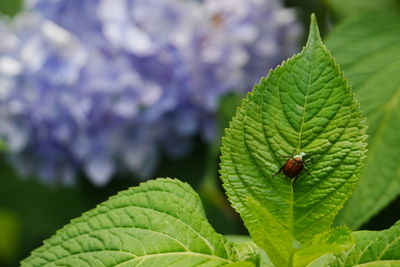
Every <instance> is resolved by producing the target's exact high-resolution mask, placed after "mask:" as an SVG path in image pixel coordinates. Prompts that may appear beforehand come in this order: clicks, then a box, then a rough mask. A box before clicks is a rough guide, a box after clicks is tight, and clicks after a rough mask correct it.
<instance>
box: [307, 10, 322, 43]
mask: <svg viewBox="0 0 400 267" xmlns="http://www.w3.org/2000/svg"><path fill="white" fill-rule="evenodd" d="M310 20H311V21H310V33H309V34H308V41H307V46H311V45H313V44H314V43H315V42H319V43H320V44H322V40H321V36H320V34H319V28H318V23H317V19H316V17H315V14H314V13H312V14H311V19H310Z"/></svg>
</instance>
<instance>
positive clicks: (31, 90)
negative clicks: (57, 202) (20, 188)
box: [0, 0, 301, 186]
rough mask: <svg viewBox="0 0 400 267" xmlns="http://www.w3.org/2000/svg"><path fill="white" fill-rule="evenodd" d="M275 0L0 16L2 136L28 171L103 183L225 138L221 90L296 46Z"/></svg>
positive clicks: (74, 4)
mask: <svg viewBox="0 0 400 267" xmlns="http://www.w3.org/2000/svg"><path fill="white" fill-rule="evenodd" d="M300 31H301V30H300V26H299V25H298V24H297V22H296V20H295V16H294V14H293V11H291V10H288V9H285V8H283V7H282V6H281V5H280V3H279V1H277V0H236V1H235V3H234V4H233V2H232V0H202V1H195V0H191V1H189V0H86V1H81V0H58V1H56V0H36V1H35V0H30V1H28V2H27V10H26V11H25V12H23V13H21V14H20V15H18V16H17V17H16V18H14V20H13V21H6V20H3V21H2V23H1V24H0V38H1V40H2V41H1V42H0V136H2V137H3V138H5V139H6V141H7V142H8V145H9V149H10V152H11V153H10V154H11V158H12V162H13V163H14V164H15V165H16V166H17V168H18V169H19V170H20V171H22V172H23V173H26V174H28V173H30V174H35V175H37V176H38V177H40V178H41V179H43V180H45V181H49V182H54V181H60V182H62V183H67V184H68V183H73V181H74V177H75V175H76V172H77V171H78V170H83V171H84V172H85V173H86V174H87V176H88V177H89V178H90V180H91V181H92V182H93V183H94V184H96V185H99V186H100V185H104V184H106V183H107V182H108V181H109V179H110V177H112V175H113V174H114V173H115V172H116V170H117V169H125V170H128V171H132V172H134V173H135V174H136V175H138V176H140V177H146V176H148V175H150V174H151V172H152V171H153V169H154V168H155V166H156V165H157V160H158V155H159V152H160V151H164V152H165V153H167V154H168V155H170V156H172V157H178V156H182V155H184V154H185V153H187V151H188V150H189V149H190V147H191V142H192V140H193V136H195V135H197V134H200V135H201V136H202V137H203V138H204V139H205V140H211V139H212V138H213V137H214V136H215V120H214V116H215V112H216V109H217V105H218V101H219V99H220V97H221V96H222V95H223V94H225V93H227V92H230V91H236V92H244V91H246V90H248V89H250V88H251V87H252V85H253V84H254V83H255V82H257V80H258V79H259V77H260V76H261V75H265V73H266V72H267V71H268V69H269V68H271V67H274V66H275V65H276V64H278V63H279V62H281V60H282V59H284V58H286V57H288V56H290V55H291V54H292V53H294V52H296V49H297V43H298V37H299V36H300Z"/></svg>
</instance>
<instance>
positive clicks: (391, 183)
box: [327, 16, 400, 229]
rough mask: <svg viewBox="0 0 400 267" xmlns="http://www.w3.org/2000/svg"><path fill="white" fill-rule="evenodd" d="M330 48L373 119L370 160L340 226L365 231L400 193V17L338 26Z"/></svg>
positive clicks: (357, 20)
mask: <svg viewBox="0 0 400 267" xmlns="http://www.w3.org/2000/svg"><path fill="white" fill-rule="evenodd" d="M327 45H328V46H329V47H330V49H331V50H332V54H333V55H334V56H335V57H336V58H337V60H338V62H339V63H340V65H341V67H342V68H343V69H344V71H345V73H346V75H347V76H348V77H349V80H350V83H351V84H352V85H353V88H354V91H355V94H356V96H357V99H358V100H359V101H360V103H361V108H362V110H363V111H364V114H365V115H366V116H367V124H368V126H369V128H368V131H367V133H368V134H369V135H370V138H369V148H368V157H367V160H366V163H365V168H364V169H363V173H362V177H361V179H360V181H359V183H358V186H357V188H356V190H355V192H354V194H353V195H352V197H351V198H350V200H349V201H348V202H347V203H346V205H345V208H344V209H343V210H342V211H341V212H340V214H339V216H338V218H337V223H339V224H345V225H348V226H350V227H351V228H353V229H357V228H359V227H360V226H361V225H362V224H363V223H365V222H367V221H368V219H370V218H371V217H372V216H373V215H375V214H376V213H377V212H378V211H380V210H381V209H382V208H384V207H385V206H386V205H388V204H389V202H391V201H392V200H393V199H394V198H395V197H396V196H398V195H399V194H400V165H399V163H398V159H399V158H400V150H399V144H400V134H399V133H400V101H399V100H400V76H399V70H400V17H390V16H385V17H359V18H354V19H350V20H346V21H344V22H343V23H341V24H339V25H338V26H336V27H335V29H334V30H333V31H332V33H331V34H330V35H329V36H328V38H327Z"/></svg>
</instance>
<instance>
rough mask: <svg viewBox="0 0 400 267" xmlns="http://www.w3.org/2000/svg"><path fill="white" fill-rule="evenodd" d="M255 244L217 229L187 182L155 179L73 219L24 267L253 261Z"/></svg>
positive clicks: (23, 264) (164, 264)
mask: <svg viewBox="0 0 400 267" xmlns="http://www.w3.org/2000/svg"><path fill="white" fill-rule="evenodd" d="M256 249H257V248H256V247H255V246H252V245H251V244H249V243H248V244H246V245H243V244H240V245H235V244H234V243H231V242H228V241H226V240H225V239H224V237H223V236H221V235H219V234H217V233H216V232H215V231H214V230H213V229H212V227H211V226H210V225H209V223H208V222H207V219H206V217H205V214H204V210H203V207H202V205H201V202H200V199H199V197H198V195H197V194H196V193H195V192H194V191H193V190H192V189H191V187H190V186H189V185H188V184H185V183H182V182H179V181H178V180H173V179H157V180H155V181H149V182H147V183H143V184H141V185H140V186H139V187H133V188H131V189H129V190H127V191H123V192H120V193H119V194H118V195H117V196H114V197H112V198H110V199H109V200H108V201H105V202H104V203H102V204H100V205H99V206H97V207H96V208H95V209H93V210H91V211H89V212H87V213H84V214H83V215H82V216H81V217H80V218H77V219H74V220H72V222H71V223H70V224H69V225H67V226H65V227H64V228H63V229H62V230H60V231H58V232H57V233H56V234H55V235H54V236H53V237H52V238H50V239H48V240H47V241H45V242H44V245H43V246H42V247H40V248H38V249H36V250H35V251H33V252H32V255H31V256H30V257H28V258H27V259H25V260H24V261H23V262H22V266H44V265H46V266H99V265H101V266H103V265H104V266H116V265H118V266H138V265H140V266H141V267H145V266H160V267H161V266H184V267H188V266H200V265H201V266H202V267H203V266H228V265H229V264H232V263H235V262H246V263H243V264H245V265H243V266H254V264H253V263H256V262H258V255H256ZM232 266H234V265H232Z"/></svg>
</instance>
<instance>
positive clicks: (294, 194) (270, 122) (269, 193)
mask: <svg viewBox="0 0 400 267" xmlns="http://www.w3.org/2000/svg"><path fill="white" fill-rule="evenodd" d="M365 139H366V136H365V127H364V125H363V123H362V118H361V114H360V110H359V106H358V104H357V103H356V101H355V100H354V98H353V95H352V92H351V90H350V88H349V86H348V85H347V83H346V81H345V79H344V77H343V74H342V73H341V72H340V70H339V68H338V66H337V65H336V63H335V61H334V59H333V58H332V57H331V55H330V54H329V52H328V50H327V49H326V47H325V46H324V45H323V44H322V42H321V39H320V36H319V32H318V27H317V24H316V21H315V19H312V23H311V27H310V35H309V39H308V43H307V45H306V47H305V48H304V49H303V51H302V52H301V53H300V54H298V55H296V56H294V57H292V58H291V59H289V60H288V61H287V62H285V63H283V64H282V66H280V67H278V68H277V69H275V70H273V71H271V72H270V73H269V75H268V77H267V78H262V79H261V81H260V83H259V84H258V85H256V86H255V87H254V90H253V91H252V92H251V93H250V94H249V95H248V96H247V97H246V98H245V99H244V100H243V103H242V105H241V107H240V108H239V109H238V111H237V113H236V116H235V117H234V118H233V120H232V122H231V124H230V127H229V128H228V129H227V130H226V133H225V137H224V138H223V147H222V158H221V159H222V162H221V176H222V180H223V182H224V187H225V189H226V191H227V195H228V196H229V199H230V201H231V202H232V205H233V207H234V208H235V209H236V210H237V211H238V212H239V213H240V215H241V217H242V219H243V220H244V222H245V225H246V227H247V228H248V230H249V232H250V235H251V237H252V239H253V241H254V242H256V243H257V244H258V245H259V246H260V247H262V248H263V249H264V250H266V252H267V254H268V257H269V258H270V259H271V261H272V262H273V263H274V264H275V265H277V266H291V265H292V264H293V265H294V266H301V265H303V264H304V263H303V262H296V259H297V258H298V257H297V256H296V253H298V252H300V251H304V249H306V248H307V247H309V246H315V245H316V243H313V241H315V238H316V236H317V235H318V234H321V233H325V232H326V233H325V234H327V236H325V237H324V238H323V239H324V240H330V241H331V242H338V243H337V244H339V243H340V242H341V240H345V239H346V238H343V236H340V238H339V236H336V238H335V237H333V236H332V239H331V238H330V237H328V236H329V231H331V229H330V225H331V223H332V221H333V218H334V217H335V215H336V214H337V212H338V210H339V209H340V208H341V207H342V205H343V203H344V202H345V201H346V199H347V198H348V197H349V195H350V193H351V192H352V190H353V188H354V186H355V183H356V181H357V179H358V177H359V172H360V169H361V165H362V160H363V158H364V155H365V152H366V148H365V147H366V144H365ZM293 151H296V152H297V153H299V152H300V151H304V152H306V153H311V154H312V155H313V157H312V159H313V162H312V165H311V166H309V167H310V172H311V175H310V174H307V173H306V172H304V171H303V172H301V174H300V177H299V179H298V182H297V183H296V188H295V191H294V190H293V187H292V183H291V181H289V180H288V179H287V178H285V177H284V176H283V175H282V174H279V175H277V176H274V177H273V176H272V175H273V174H274V173H276V172H277V171H278V170H279V168H280V167H281V166H282V165H283V164H284V163H285V161H286V159H285V158H283V157H281V156H282V155H290V154H291V153H292V152H293ZM332 233H335V234H337V233H338V232H336V231H333V232H332ZM343 234H344V235H347V233H343ZM347 240H348V239H347ZM321 241H322V240H321ZM325 245H326V244H325ZM341 245H342V247H345V245H348V243H347V244H341ZM328 252H329V250H327V251H323V253H328ZM320 253H321V251H316V252H315V254H313V257H310V259H311V258H315V257H319V256H320V255H321V254H320Z"/></svg>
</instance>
